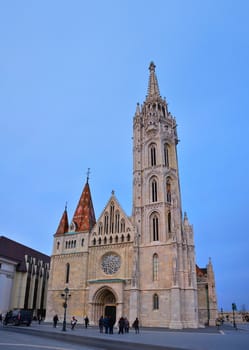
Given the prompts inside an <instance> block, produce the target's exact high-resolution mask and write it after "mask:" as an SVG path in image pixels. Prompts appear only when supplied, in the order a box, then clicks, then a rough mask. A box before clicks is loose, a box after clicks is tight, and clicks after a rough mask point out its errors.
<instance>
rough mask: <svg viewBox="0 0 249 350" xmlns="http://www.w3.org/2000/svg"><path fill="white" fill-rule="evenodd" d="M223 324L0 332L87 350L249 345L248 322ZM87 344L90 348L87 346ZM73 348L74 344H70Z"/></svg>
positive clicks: (209, 349) (212, 349)
mask: <svg viewBox="0 0 249 350" xmlns="http://www.w3.org/2000/svg"><path fill="white" fill-rule="evenodd" d="M237 326H238V328H237V329H235V328H234V327H233V325H232V324H225V325H223V326H222V327H220V329H217V328H216V327H206V328H200V329H185V330H169V329H159V328H141V330H140V333H139V334H135V332H134V330H133V329H131V330H130V332H129V333H128V334H118V330H117V329H114V334H105V333H100V332H99V330H98V328H97V327H93V326H92V327H91V326H90V327H89V328H87V329H85V328H84V327H83V325H79V324H78V325H77V326H76V328H75V329H74V330H71V328H70V325H67V328H66V332H64V331H62V324H58V325H57V327H56V328H54V327H53V326H52V324H49V323H42V324H38V323H37V322H33V323H32V325H31V326H30V327H23V326H22V327H15V326H8V327H3V328H2V329H1V331H3V332H4V330H6V331H11V332H18V333H21V334H22V335H26V336H29V335H30V336H36V337H37V336H39V337H43V338H46V339H48V340H49V339H53V340H55V339H57V340H59V341H62V342H66V343H67V346H66V348H67V349H68V348H69V349H70V346H69V345H68V344H82V346H83V347H82V349H84V346H88V348H89V349H96V348H101V349H111V348H112V349H122V348H123V347H124V348H127V349H138V348H140V349H141V348H143V349H158V350H159V349H193V350H238V349H247V348H249V325H248V324H243V325H240V324H239V325H237ZM89 346H90V347H89ZM72 349H73V347H72Z"/></svg>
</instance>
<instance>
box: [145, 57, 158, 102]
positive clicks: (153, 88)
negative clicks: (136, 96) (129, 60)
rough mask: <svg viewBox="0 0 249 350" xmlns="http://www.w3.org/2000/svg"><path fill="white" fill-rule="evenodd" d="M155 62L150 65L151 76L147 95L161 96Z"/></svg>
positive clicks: (148, 96)
mask: <svg viewBox="0 0 249 350" xmlns="http://www.w3.org/2000/svg"><path fill="white" fill-rule="evenodd" d="M155 68H156V66H155V64H154V62H151V63H150V66H149V71H150V77H149V85H148V92H147V97H146V99H148V98H151V97H160V91H159V86H158V81H157V77H156V73H155Z"/></svg>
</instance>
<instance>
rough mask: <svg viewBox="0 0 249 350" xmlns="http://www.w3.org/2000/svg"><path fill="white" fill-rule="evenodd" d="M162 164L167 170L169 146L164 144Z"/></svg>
mask: <svg viewBox="0 0 249 350" xmlns="http://www.w3.org/2000/svg"><path fill="white" fill-rule="evenodd" d="M164 164H165V166H166V167H167V168H168V167H169V146H168V145H167V143H165V144H164Z"/></svg>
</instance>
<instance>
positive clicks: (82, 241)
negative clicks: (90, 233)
mask: <svg viewBox="0 0 249 350" xmlns="http://www.w3.org/2000/svg"><path fill="white" fill-rule="evenodd" d="M83 245H84V238H82V240H81V247H83Z"/></svg>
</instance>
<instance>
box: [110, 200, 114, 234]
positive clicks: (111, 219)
mask: <svg viewBox="0 0 249 350" xmlns="http://www.w3.org/2000/svg"><path fill="white" fill-rule="evenodd" d="M113 232H114V203H113V202H112V203H111V206H110V233H113Z"/></svg>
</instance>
